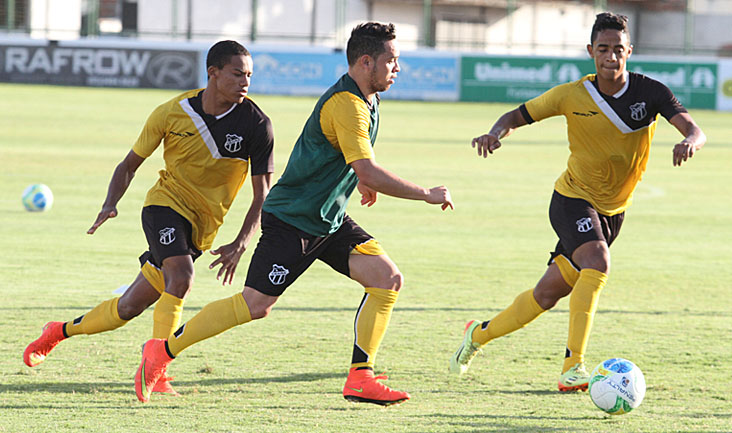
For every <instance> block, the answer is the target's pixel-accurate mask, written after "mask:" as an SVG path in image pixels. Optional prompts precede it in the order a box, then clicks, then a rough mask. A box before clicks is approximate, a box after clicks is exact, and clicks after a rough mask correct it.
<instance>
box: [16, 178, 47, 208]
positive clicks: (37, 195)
mask: <svg viewBox="0 0 732 433" xmlns="http://www.w3.org/2000/svg"><path fill="white" fill-rule="evenodd" d="M23 206H25V209H26V210H27V211H30V212H45V211H47V210H49V209H51V206H53V192H51V188H49V187H47V186H46V185H44V184H42V183H35V184H33V185H30V186H28V188H26V189H25V191H23Z"/></svg>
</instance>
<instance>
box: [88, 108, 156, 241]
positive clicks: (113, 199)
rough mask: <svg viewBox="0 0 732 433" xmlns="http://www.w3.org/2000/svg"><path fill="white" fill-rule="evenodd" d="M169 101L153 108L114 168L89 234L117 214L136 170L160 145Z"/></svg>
mask: <svg viewBox="0 0 732 433" xmlns="http://www.w3.org/2000/svg"><path fill="white" fill-rule="evenodd" d="M169 103H170V102H168V103H165V104H162V105H160V106H158V107H157V108H156V109H155V110H153V112H152V113H151V114H150V116H149V117H148V118H147V121H146V122H145V126H143V128H142V131H140V136H139V137H138V138H137V141H136V142H135V144H134V145H133V146H132V150H130V152H129V153H128V154H127V156H125V159H123V160H122V162H120V163H119V164H117V168H115V169H114V173H113V174H112V180H110V181H109V187H108V188H107V198H106V199H105V200H104V204H103V205H102V210H101V211H100V212H99V214H98V215H97V219H96V221H94V224H92V226H91V227H90V228H89V230H87V231H86V232H87V233H88V234H90V235H91V234H94V232H95V231H97V229H98V228H99V226H101V225H102V224H104V222H105V221H107V220H108V219H109V218H114V217H116V216H117V203H118V202H119V201H120V199H121V198H122V196H123V195H124V193H125V191H127V187H129V186H130V182H132V178H133V177H135V172H136V171H137V169H138V168H139V167H140V165H141V164H142V162H143V161H144V160H145V159H146V158H147V157H148V156H150V155H152V153H153V152H154V151H155V149H157V147H158V146H160V142H161V140H162V139H163V137H164V136H165V129H166V128H165V125H166V122H167V113H168V111H169V108H168V105H169Z"/></svg>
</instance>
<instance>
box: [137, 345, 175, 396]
mask: <svg viewBox="0 0 732 433" xmlns="http://www.w3.org/2000/svg"><path fill="white" fill-rule="evenodd" d="M171 361H173V358H171V357H170V356H168V352H167V351H166V350H165V340H163V339H160V338H153V339H152V340H148V341H147V343H145V349H144V350H143V351H142V362H141V363H140V367H139V368H138V369H137V373H135V393H136V394H137V399H138V400H140V401H141V402H143V403H147V402H148V401H149V400H150V394H151V393H152V392H153V389H155V385H156V384H157V383H158V381H160V379H161V378H162V377H164V376H165V372H166V370H167V369H168V364H170V362H171Z"/></svg>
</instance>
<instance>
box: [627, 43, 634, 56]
mask: <svg viewBox="0 0 732 433" xmlns="http://www.w3.org/2000/svg"><path fill="white" fill-rule="evenodd" d="M631 54H633V44H630V45H628V57H630V55H631Z"/></svg>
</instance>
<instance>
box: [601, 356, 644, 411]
mask: <svg viewBox="0 0 732 433" xmlns="http://www.w3.org/2000/svg"><path fill="white" fill-rule="evenodd" d="M645 395H646V379H645V377H643V372H642V371H641V370H640V368H638V367H637V366H636V365H635V364H633V363H632V362H630V361H628V360H627V359H623V358H612V359H608V360H607V361H603V362H601V363H600V365H598V366H597V367H595V369H594V370H592V374H590V398H591V399H592V402H593V403H595V406H597V407H598V408H600V409H601V410H603V411H605V412H606V413H609V414H610V415H622V414H625V413H628V412H630V411H631V410H633V409H635V408H637V407H638V406H640V404H641V402H643V397H645Z"/></svg>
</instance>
